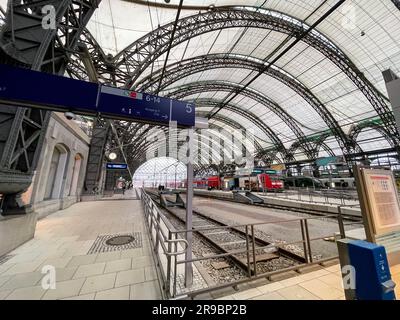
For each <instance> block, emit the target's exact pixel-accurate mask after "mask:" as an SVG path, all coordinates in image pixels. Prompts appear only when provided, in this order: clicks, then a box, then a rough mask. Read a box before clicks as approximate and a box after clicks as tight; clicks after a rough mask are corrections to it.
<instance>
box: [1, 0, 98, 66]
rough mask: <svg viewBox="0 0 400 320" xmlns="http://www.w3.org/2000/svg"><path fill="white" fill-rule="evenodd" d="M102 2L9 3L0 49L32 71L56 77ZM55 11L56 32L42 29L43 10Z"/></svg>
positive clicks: (44, 0) (24, 0)
mask: <svg viewBox="0 0 400 320" xmlns="http://www.w3.org/2000/svg"><path fill="white" fill-rule="evenodd" d="M100 2H101V0H62V1H56V0H29V1H28V0H22V1H20V0H11V3H12V10H10V8H8V10H7V13H6V26H5V27H4V28H3V29H2V33H1V47H2V49H3V50H4V51H5V52H6V53H7V54H8V55H9V56H10V57H12V58H13V59H14V60H16V61H18V62H19V63H21V64H24V65H26V66H28V67H30V68H32V69H34V70H42V71H46V72H52V73H58V72H59V70H61V69H63V68H64V66H65V61H66V60H67V59H68V55H69V53H70V52H71V51H73V50H74V49H75V47H76V44H77V42H78V40H79V38H80V36H81V33H82V31H83V30H84V28H85V27H86V25H87V23H88V22H89V19H90V18H91V16H92V14H93V12H94V10H95V9H96V8H97V7H98V5H99V3H100ZM9 3H10V2H9ZM46 5H51V6H53V7H54V9H55V12H56V30H53V29H51V28H48V29H45V28H43V26H42V21H43V18H44V17H45V16H46V14H43V13H42V8H43V7H44V6H46Z"/></svg>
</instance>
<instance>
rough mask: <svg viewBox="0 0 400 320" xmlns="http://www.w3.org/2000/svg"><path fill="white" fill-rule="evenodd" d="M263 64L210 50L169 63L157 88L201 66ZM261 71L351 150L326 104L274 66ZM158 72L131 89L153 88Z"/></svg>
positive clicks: (259, 67) (260, 66)
mask: <svg viewBox="0 0 400 320" xmlns="http://www.w3.org/2000/svg"><path fill="white" fill-rule="evenodd" d="M264 66H265V63H264V62H263V61H262V60H259V59H255V58H251V59H249V58H247V57H246V56H243V55H236V54H228V55H225V54H212V55H204V56H198V57H194V58H190V59H186V60H182V61H180V62H177V63H174V64H171V65H169V66H168V67H167V69H166V71H165V73H164V77H163V82H162V84H161V87H160V91H162V90H163V89H165V88H167V87H168V86H170V85H172V84H173V83H174V82H176V81H177V80H179V79H182V78H184V77H187V76H189V75H192V74H195V73H197V72H202V71H205V70H211V69H216V68H245V69H249V70H252V71H260V70H262V69H263V67H264ZM265 74H266V75H268V76H271V77H273V78H274V79H276V80H278V81H280V82H281V83H283V84H284V85H286V86H288V87H289V88H291V89H292V90H293V91H295V92H296V93H297V94H298V95H300V96H301V97H302V98H303V99H304V100H305V101H306V102H307V103H308V104H309V105H310V106H311V107H312V108H313V109H314V110H315V111H316V112H317V113H318V115H319V116H320V117H321V118H322V120H323V121H324V122H325V123H326V124H327V126H328V127H329V129H330V130H331V131H332V134H333V135H334V136H335V137H337V140H338V143H339V145H340V147H341V149H342V151H343V154H347V153H351V152H352V150H353V149H354V143H353V142H352V141H351V140H350V139H348V137H347V135H346V134H345V133H344V132H343V130H342V128H341V127H340V125H339V123H338V122H337V121H336V119H335V118H334V117H333V115H332V114H331V113H330V112H329V110H328V109H327V108H326V106H325V105H324V104H323V103H322V102H321V101H320V100H319V99H318V98H317V97H316V96H315V95H314V94H313V93H312V92H311V91H310V90H309V89H308V88H307V87H306V86H304V85H303V84H302V83H301V82H299V81H298V80H295V79H294V78H293V77H290V76H289V75H288V74H285V73H284V72H282V71H281V70H279V69H278V68H276V67H274V68H269V69H268V70H267V71H266V72H265ZM160 76H161V70H157V71H156V72H155V73H153V74H152V75H149V76H147V77H145V78H143V79H141V80H140V81H139V82H138V83H137V84H136V85H135V89H136V90H140V91H149V92H154V91H155V90H156V89H157V86H158V83H159V81H160Z"/></svg>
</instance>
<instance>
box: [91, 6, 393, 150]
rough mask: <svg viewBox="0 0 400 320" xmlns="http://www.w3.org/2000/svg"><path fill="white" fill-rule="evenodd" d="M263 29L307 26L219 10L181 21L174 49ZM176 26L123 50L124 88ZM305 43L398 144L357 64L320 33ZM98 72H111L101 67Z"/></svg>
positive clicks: (120, 78)
mask: <svg viewBox="0 0 400 320" xmlns="http://www.w3.org/2000/svg"><path fill="white" fill-rule="evenodd" d="M237 27H246V28H260V29H268V30H274V31H277V32H282V33H285V34H288V35H290V36H292V37H298V36H300V35H302V34H303V33H304V32H305V31H306V30H307V26H305V25H304V24H299V23H296V22H295V21H294V19H293V18H291V17H289V16H285V15H284V14H281V13H279V14H275V15H274V14H271V13H263V12H255V11H250V10H246V7H240V8H233V7H232V8H216V9H214V10H211V11H207V12H203V13H199V14H196V15H193V16H189V17H185V18H182V19H180V20H179V22H178V27H177V30H176V34H175V38H174V39H173V42H172V47H174V46H176V45H178V44H180V43H182V42H184V41H187V40H189V39H191V38H193V37H196V36H199V35H201V34H204V33H207V32H211V31H215V30H220V29H226V28H237ZM172 28H173V23H170V24H167V25H164V26H161V27H159V28H158V29H155V30H154V31H152V32H150V33H148V34H147V35H145V36H143V37H142V38H140V39H139V40H137V41H135V42H134V43H132V44H131V45H130V46H128V47H127V48H126V49H124V50H123V51H121V52H120V53H119V54H118V55H117V56H116V57H115V58H114V64H115V73H114V76H115V79H116V81H117V83H119V84H120V85H123V86H125V87H132V85H134V83H135V82H136V81H137V79H138V78H139V76H140V75H141V74H142V72H143V71H144V70H145V69H146V68H147V67H148V66H150V65H151V64H152V63H153V62H154V61H155V60H156V59H157V58H158V57H160V56H161V55H162V54H163V53H165V52H166V50H167V48H168V46H169V43H170V40H171V39H170V35H171V32H172ZM303 41H304V42H305V43H306V44H308V45H310V46H312V47H313V48H315V49H316V50H318V51H319V52H321V53H322V54H323V55H324V56H326V57H327V58H328V59H329V60H331V61H332V62H333V63H334V64H335V65H336V66H337V67H339V69H340V70H341V71H342V72H343V73H345V74H346V75H347V76H348V77H349V79H350V80H351V81H352V82H353V83H354V84H355V86H356V87H357V88H358V89H359V90H360V91H361V92H362V93H363V94H364V95H365V97H366V98H367V99H368V101H369V102H370V103H371V105H372V106H373V108H374V109H375V111H376V112H377V114H378V115H379V116H380V117H381V119H382V121H383V123H384V125H385V127H386V128H387V130H388V132H390V135H391V137H392V139H393V141H394V142H395V144H396V145H399V141H400V137H399V134H398V132H397V127H396V124H395V119H394V115H393V113H392V111H391V110H390V108H389V106H388V105H387V104H386V102H385V100H384V97H383V96H382V95H381V93H380V92H379V91H378V90H377V89H376V88H375V87H374V86H373V85H372V84H371V83H370V82H369V81H368V79H367V78H366V77H365V76H364V75H363V73H362V72H361V71H360V70H358V68H357V67H356V66H355V64H354V63H353V62H352V61H351V60H350V59H349V58H348V57H347V56H346V55H345V54H344V53H343V52H342V51H341V50H340V49H339V48H338V47H336V46H335V45H334V44H333V43H332V42H330V41H328V40H327V38H325V37H323V35H321V34H318V33H317V32H311V33H308V34H307V35H306V36H305V37H304V39H303ZM98 67H99V73H108V71H107V68H106V67H105V66H101V65H99V66H98Z"/></svg>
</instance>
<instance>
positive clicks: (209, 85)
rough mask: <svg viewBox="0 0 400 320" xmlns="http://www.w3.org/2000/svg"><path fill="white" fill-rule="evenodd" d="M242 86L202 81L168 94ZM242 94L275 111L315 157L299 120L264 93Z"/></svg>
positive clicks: (234, 88) (310, 155)
mask: <svg viewBox="0 0 400 320" xmlns="http://www.w3.org/2000/svg"><path fill="white" fill-rule="evenodd" d="M240 88H241V86H240V85H239V84H236V83H231V82H225V81H200V82H196V83H191V84H188V85H183V86H179V87H177V88H171V91H170V92H169V93H168V94H167V95H166V96H169V97H173V98H176V99H182V98H184V97H186V96H188V95H191V94H195V93H201V92H204V91H228V92H232V91H234V90H239V89H240ZM240 94H241V95H243V96H246V97H249V98H251V99H253V100H255V101H257V102H259V103H260V104H262V105H263V106H265V107H266V108H268V109H269V110H271V111H272V112H273V113H275V114H276V115H277V116H278V117H279V118H280V119H281V120H282V121H283V122H284V123H285V124H286V125H287V126H288V127H289V128H290V130H291V131H292V132H293V133H294V134H295V136H296V138H297V139H298V141H299V142H301V147H302V148H304V151H305V152H306V154H307V156H309V157H310V158H312V157H313V153H312V146H311V145H310V144H309V143H308V142H307V141H306V136H305V135H304V133H303V131H302V130H301V129H300V127H299V126H298V125H297V122H296V121H295V120H294V119H293V118H292V117H291V116H290V115H289V114H288V113H287V112H286V111H285V110H283V108H282V107H280V106H279V105H278V104H277V103H275V102H273V101H271V100H269V99H268V98H267V97H266V96H264V95H263V94H262V93H260V92H257V91H255V90H252V89H249V88H245V89H243V90H241V92H240Z"/></svg>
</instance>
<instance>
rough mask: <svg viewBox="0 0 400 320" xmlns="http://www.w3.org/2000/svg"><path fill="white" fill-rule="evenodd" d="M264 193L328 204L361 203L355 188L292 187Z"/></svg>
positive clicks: (352, 204) (282, 197)
mask: <svg viewBox="0 0 400 320" xmlns="http://www.w3.org/2000/svg"><path fill="white" fill-rule="evenodd" d="M263 195H265V196H271V197H275V198H281V199H287V200H295V201H300V202H310V203H317V204H328V205H341V206H346V205H349V206H354V205H356V204H357V203H359V200H358V196H357V193H356V192H354V191H353V190H333V189H332V190H323V189H321V190H314V189H312V188H297V187H291V188H290V189H286V190H284V191H283V192H282V191H281V192H279V191H272V192H264V193H263Z"/></svg>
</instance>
